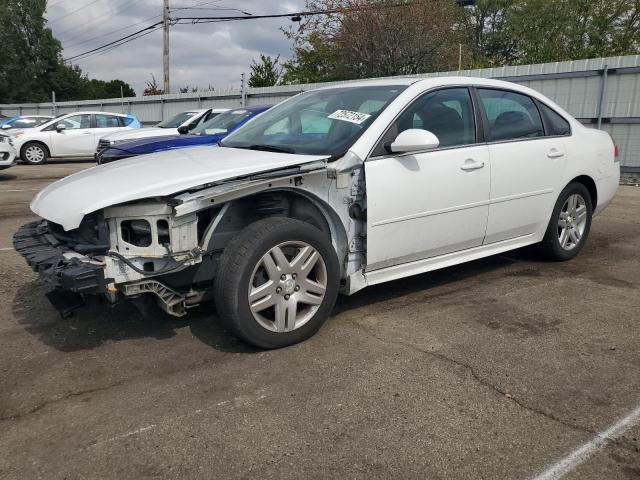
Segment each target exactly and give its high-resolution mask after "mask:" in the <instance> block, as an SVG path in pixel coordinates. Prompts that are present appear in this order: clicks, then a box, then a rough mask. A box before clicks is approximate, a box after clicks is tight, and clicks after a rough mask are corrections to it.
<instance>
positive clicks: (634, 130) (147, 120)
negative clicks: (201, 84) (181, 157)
mask: <svg viewBox="0 0 640 480" xmlns="http://www.w3.org/2000/svg"><path fill="white" fill-rule="evenodd" d="M448 75H463V76H471V77H484V78H498V79H503V80H509V81H511V82H516V83H519V84H522V85H526V86H528V87H531V88H533V89H535V90H537V91H539V92H541V93H543V94H544V95H546V96H548V97H549V98H551V99H553V100H554V101H555V102H556V103H558V104H559V105H560V106H562V107H563V108H565V109H566V110H567V111H568V112H569V113H571V114H572V115H573V116H575V117H576V118H578V119H579V120H580V121H581V122H582V123H584V124H585V125H587V126H591V127H593V128H602V129H603V130H606V131H608V132H609V133H611V135H612V136H613V137H614V138H615V139H616V141H617V142H618V144H619V146H620V151H621V165H622V167H623V169H624V170H626V171H638V172H640V55H630V56H624V57H610V58H595V59H587V60H574V61H569V62H556V63H543V64H536V65H519V66H513V67H510V66H507V67H497V68H485V69H479V70H463V71H452V72H436V73H426V74H419V75H415V77H420V78H422V77H436V76H448ZM345 83H348V82H331V83H315V84H304V85H283V86H277V87H266V88H247V89H246V90H244V91H241V90H240V89H239V88H237V89H233V88H230V89H227V90H221V91H207V92H196V93H184V94H172V95H158V96H149V97H134V98H124V99H119V98H117V99H105V100H84V101H75V102H58V103H56V104H53V103H34V104H21V105H0V113H2V114H4V115H19V114H36V113H40V114H51V113H52V112H54V111H55V112H56V113H57V114H62V113H70V112H74V111H78V110H100V111H113V112H122V113H125V112H131V113H133V114H135V115H136V116H137V117H138V118H139V119H140V121H141V122H142V123H144V124H145V125H149V124H153V123H157V122H160V121H161V120H164V119H166V118H168V117H170V116H172V115H175V114H177V113H179V112H181V111H184V110H188V109H196V108H224V107H227V108H233V107H238V106H243V105H246V106H251V105H261V104H269V105H271V104H275V103H278V102H280V101H282V100H284V99H286V98H288V97H290V96H292V95H295V94H297V93H299V92H302V91H305V90H311V89H314V88H318V87H322V86H326V85H332V84H345Z"/></svg>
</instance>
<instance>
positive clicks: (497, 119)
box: [478, 88, 544, 141]
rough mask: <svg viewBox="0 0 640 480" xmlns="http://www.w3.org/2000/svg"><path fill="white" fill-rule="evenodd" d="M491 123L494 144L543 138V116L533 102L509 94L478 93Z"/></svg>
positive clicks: (502, 91)
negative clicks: (496, 142) (495, 142)
mask: <svg viewBox="0 0 640 480" xmlns="http://www.w3.org/2000/svg"><path fill="white" fill-rule="evenodd" d="M478 93H479V95H480V100H481V103H482V108H484V111H485V113H486V116H487V119H488V121H489V131H490V134H491V140H493V141H504V140H524V139H527V138H536V137H542V136H544V127H543V125H542V118H541V117H540V112H539V111H538V108H537V107H536V104H535V103H534V101H533V100H532V99H531V98H530V97H528V96H526V95H522V94H520V93H515V92H510V91H507V90H494V89H482V88H480V89H478Z"/></svg>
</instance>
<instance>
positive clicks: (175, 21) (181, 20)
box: [64, 0, 419, 61]
mask: <svg viewBox="0 0 640 480" xmlns="http://www.w3.org/2000/svg"><path fill="white" fill-rule="evenodd" d="M418 1H419V0H418ZM411 3H415V2H408V3H399V4H396V5H394V6H395V7H403V6H407V5H410V4H411ZM367 8H370V7H367ZM356 10H360V9H359V8H350V9H344V8H340V9H338V8H336V9H329V10H311V11H303V12H295V13H276V14H266V15H243V16H240V15H230V16H222V17H202V16H200V17H176V18H171V19H170V21H171V25H188V24H201V23H219V22H233V21H243V20H259V19H267V18H291V19H292V20H295V21H299V20H300V19H301V18H302V17H311V16H316V15H331V14H335V13H345V12H347V11H356ZM163 23H164V22H162V21H160V22H156V23H154V24H152V25H149V26H148V27H145V28H143V29H142V30H138V31H137V32H134V33H131V34H129V35H126V36H124V37H122V38H119V39H117V40H114V41H112V42H109V43H106V44H104V45H101V46H99V47H96V48H93V49H91V50H88V51H86V52H83V53H80V54H78V55H74V56H72V57H69V58H66V59H64V61H70V60H76V59H79V58H81V57H82V59H84V58H87V56H89V55H90V54H95V53H100V52H102V51H105V50H106V49H108V50H112V49H113V48H116V47H119V46H121V45H124V44H125V43H129V42H131V41H133V40H136V39H137V38H140V37H142V36H145V35H147V34H148V33H151V31H155V29H157V28H159V26H161V25H163ZM145 32H146V33H145ZM142 34H144V35H142ZM91 56H92V55H91Z"/></svg>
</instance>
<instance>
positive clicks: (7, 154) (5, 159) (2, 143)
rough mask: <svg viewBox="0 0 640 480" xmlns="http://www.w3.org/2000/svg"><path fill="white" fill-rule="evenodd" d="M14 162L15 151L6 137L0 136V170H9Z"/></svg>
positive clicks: (9, 139) (9, 138)
mask: <svg viewBox="0 0 640 480" xmlns="http://www.w3.org/2000/svg"><path fill="white" fill-rule="evenodd" d="M15 162H16V149H15V148H14V147H13V141H12V140H11V137H10V136H8V135H2V134H0V170H4V169H5V168H9V167H10V166H11V165H13V164H14V163H15Z"/></svg>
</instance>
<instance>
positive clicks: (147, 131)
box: [96, 108, 227, 153]
mask: <svg viewBox="0 0 640 480" xmlns="http://www.w3.org/2000/svg"><path fill="white" fill-rule="evenodd" d="M226 111H227V109H226V108H209V109H207V110H187V111H186V112H182V113H179V114H177V115H176V116H174V117H171V118H169V119H167V120H165V121H163V122H160V123H159V124H157V125H156V126H155V127H145V128H139V129H138V130H135V131H129V132H115V133H110V134H108V135H104V136H102V137H101V138H100V141H99V142H98V148H97V151H96V153H99V152H100V151H101V150H103V149H105V148H109V147H110V146H112V145H117V144H118V143H122V142H128V141H129V140H137V139H141V138H152V137H164V136H167V135H178V134H180V133H188V132H190V131H191V130H193V129H194V128H196V127H197V126H199V125H202V124H203V123H204V122H206V121H208V120H211V119H212V118H214V117H216V116H218V115H220V114H221V113H222V112H226Z"/></svg>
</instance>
